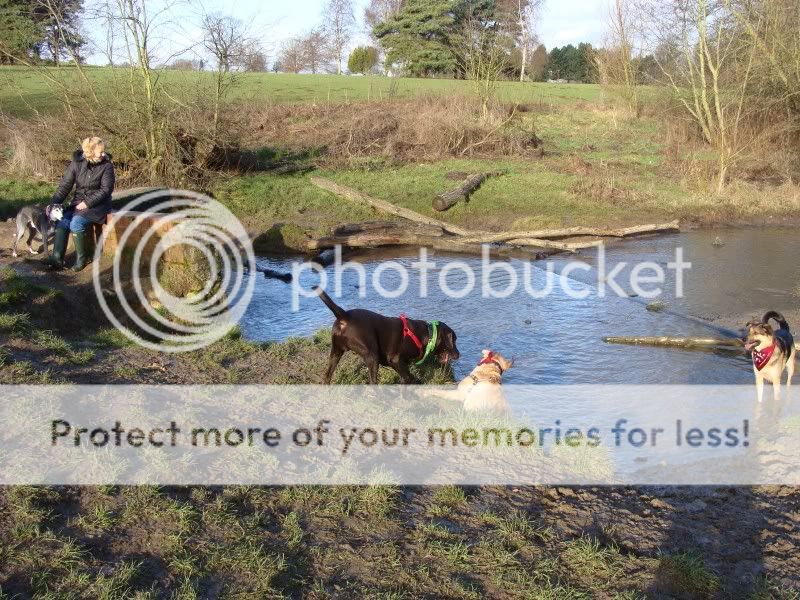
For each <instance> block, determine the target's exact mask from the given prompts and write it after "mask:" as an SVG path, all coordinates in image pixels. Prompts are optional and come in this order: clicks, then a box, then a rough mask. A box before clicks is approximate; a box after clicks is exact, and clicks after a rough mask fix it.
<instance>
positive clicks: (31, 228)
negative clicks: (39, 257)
mask: <svg viewBox="0 0 800 600" xmlns="http://www.w3.org/2000/svg"><path fill="white" fill-rule="evenodd" d="M35 237H36V226H35V225H34V224H33V221H31V222H30V223H28V241H27V242H25V243H26V244H27V245H28V252H30V253H31V254H39V253H38V252H37V251H36V250H34V249H33V246H31V242H33V238H35Z"/></svg>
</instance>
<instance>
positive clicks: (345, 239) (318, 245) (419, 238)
mask: <svg viewBox="0 0 800 600" xmlns="http://www.w3.org/2000/svg"><path fill="white" fill-rule="evenodd" d="M336 246H344V247H347V248H384V247H390V246H415V247H425V248H431V249H433V250H441V251H444V252H454V253H458V254H480V253H481V251H482V247H481V245H480V244H465V243H464V242H463V241H461V238H458V237H454V236H427V235H420V234H418V233H417V232H415V231H414V230H409V231H405V232H404V231H401V230H397V231H386V232H364V233H355V234H351V235H332V236H329V237H323V238H318V239H315V240H308V242H306V250H308V251H319V250H325V249H329V248H335V247H336ZM511 250H513V248H512V247H511V246H506V247H492V248H490V249H489V254H490V256H507V255H508V254H509V253H510V252H511Z"/></svg>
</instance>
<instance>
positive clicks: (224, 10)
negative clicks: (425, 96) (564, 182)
mask: <svg viewBox="0 0 800 600" xmlns="http://www.w3.org/2000/svg"><path fill="white" fill-rule="evenodd" d="M172 1H173V0H148V6H152V7H154V8H155V9H157V8H158V6H159V5H161V4H163V3H164V2H172ZM325 1H326V0H289V1H279V0H266V1H263V0H192V1H191V2H189V3H181V4H173V8H171V9H170V10H169V11H168V12H167V13H166V15H165V16H168V18H169V20H170V21H171V23H170V24H169V25H168V26H166V27H164V28H162V29H161V30H160V35H161V38H162V39H161V41H160V43H159V44H158V46H159V49H160V52H159V54H163V55H166V54H170V53H172V52H174V51H176V50H177V49H178V48H184V47H188V46H190V45H191V43H192V41H193V40H195V41H196V40H198V39H199V33H198V31H197V29H196V27H195V26H194V25H193V24H194V23H196V22H197V20H198V18H199V15H200V14H201V13H202V12H203V10H204V11H205V12H208V13H212V12H218V13H221V14H226V15H231V16H234V17H237V18H239V19H241V20H242V21H244V22H245V23H247V24H248V26H249V29H250V34H251V36H252V37H255V38H257V39H258V40H260V41H261V43H262V45H263V46H264V47H265V49H266V50H267V51H268V53H269V55H270V57H274V50H275V48H276V47H277V45H278V44H279V43H280V41H281V40H282V39H286V38H289V37H292V36H295V35H299V34H301V33H303V32H305V31H307V30H309V29H311V28H313V27H314V26H315V25H317V24H318V23H319V21H320V18H321V14H322V10H323V6H324V5H325ZM91 4H92V2H91V0H90V2H87V6H88V7H89V8H91ZM353 4H354V5H355V16H356V21H357V24H358V26H357V27H358V35H357V36H356V37H355V39H354V40H353V46H355V45H358V44H360V43H364V42H366V41H367V36H366V32H365V31H364V29H363V8H364V6H365V5H366V4H367V0H353ZM154 12H155V10H151V13H154ZM607 14H608V0H561V1H559V0H545V6H544V8H543V9H542V11H541V15H540V17H539V21H538V25H537V33H538V35H539V39H540V41H541V42H542V43H543V44H544V45H545V46H546V47H547V48H548V50H549V49H551V48H553V47H555V46H564V45H566V44H570V43H571V44H575V45H577V44H578V43H580V42H591V43H592V44H595V45H597V44H599V43H601V41H602V36H603V30H604V27H605V21H606V15H607ZM87 29H89V31H88V33H89V36H90V37H91V38H96V39H100V38H101V37H102V35H103V33H102V32H101V31H100V30H99V23H92V22H89V23H88V24H87ZM93 29H95V30H97V33H98V35H92V30H93ZM159 58H162V57H161V56H159ZM90 62H94V63H102V62H105V61H104V59H103V58H102V57H100V56H98V55H93V56H92V57H91V58H90Z"/></svg>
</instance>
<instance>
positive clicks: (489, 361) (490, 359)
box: [478, 352, 505, 373]
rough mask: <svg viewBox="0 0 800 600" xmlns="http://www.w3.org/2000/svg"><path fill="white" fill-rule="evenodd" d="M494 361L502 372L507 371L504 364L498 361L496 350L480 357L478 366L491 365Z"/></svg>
mask: <svg viewBox="0 0 800 600" xmlns="http://www.w3.org/2000/svg"><path fill="white" fill-rule="evenodd" d="M492 363H494V364H495V365H496V366H497V368H498V369H500V373H502V372H503V371H505V369H503V367H502V365H501V364H500V363H499V362H497V360H495V358H494V352H489V354H487V355H486V356H485V357H484V358H482V359H480V360H479V361H478V366H479V367H480V366H481V365H490V364H492Z"/></svg>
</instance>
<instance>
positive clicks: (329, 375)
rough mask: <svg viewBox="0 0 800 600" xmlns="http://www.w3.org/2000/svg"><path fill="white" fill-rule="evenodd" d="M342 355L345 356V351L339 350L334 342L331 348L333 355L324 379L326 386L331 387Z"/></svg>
mask: <svg viewBox="0 0 800 600" xmlns="http://www.w3.org/2000/svg"><path fill="white" fill-rule="evenodd" d="M342 354H344V350H342V349H341V348H339V346H337V345H336V343H335V342H334V343H333V345H332V346H331V354H330V356H328V370H327V371H326V372H325V379H324V382H325V385H330V384H331V381H333V374H334V372H335V371H336V367H338V366H339V361H340V360H341V358H342Z"/></svg>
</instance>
